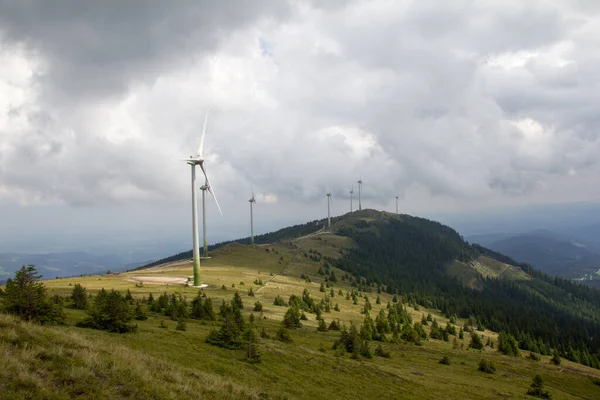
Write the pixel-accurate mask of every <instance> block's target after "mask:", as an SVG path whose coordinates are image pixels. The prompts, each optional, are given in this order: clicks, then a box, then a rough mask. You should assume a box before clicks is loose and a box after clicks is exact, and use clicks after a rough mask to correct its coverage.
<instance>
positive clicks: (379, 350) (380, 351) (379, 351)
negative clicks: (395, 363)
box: [375, 344, 392, 358]
mask: <svg viewBox="0 0 600 400" xmlns="http://www.w3.org/2000/svg"><path fill="white" fill-rule="evenodd" d="M375 355H376V356H378V357H383V358H391V357H392V355H391V354H390V352H389V351H387V350H385V349H384V348H383V346H381V344H379V345H378V346H377V347H376V348H375Z"/></svg>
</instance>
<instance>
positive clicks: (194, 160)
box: [183, 109, 223, 286]
mask: <svg viewBox="0 0 600 400" xmlns="http://www.w3.org/2000/svg"><path fill="white" fill-rule="evenodd" d="M207 121H208V109H207V110H206V116H205V117H204V127H203V129H202V136H201V138H200V146H198V152H197V154H196V155H195V156H189V157H188V158H184V159H183V161H185V162H186V163H187V164H189V165H190V166H191V167H192V232H193V243H192V246H193V248H192V253H193V259H194V266H193V271H194V286H200V252H199V247H200V243H199V242H198V201H197V200H196V166H197V165H198V166H200V169H201V170H202V173H203V174H204V182H205V184H204V186H203V188H204V187H205V188H204V189H202V195H203V196H202V200H203V201H202V214H203V218H202V219H203V224H202V225H203V227H204V241H205V244H206V243H207V242H206V212H205V211H206V203H205V201H204V200H205V196H204V193H205V190H208V191H209V192H210V194H212V196H213V198H214V199H215V203H216V204H217V208H218V209H219V212H220V213H221V215H222V214H223V213H222V212H221V207H220V206H219V202H218V201H217V197H216V196H215V192H214V191H213V189H212V186H211V185H210V181H209V180H208V176H207V175H206V170H205V169H204V135H205V133H206V123H207ZM205 251H206V249H205Z"/></svg>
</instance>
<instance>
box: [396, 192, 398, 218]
mask: <svg viewBox="0 0 600 400" xmlns="http://www.w3.org/2000/svg"><path fill="white" fill-rule="evenodd" d="M396 214H398V196H396Z"/></svg>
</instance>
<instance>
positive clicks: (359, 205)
mask: <svg viewBox="0 0 600 400" xmlns="http://www.w3.org/2000/svg"><path fill="white" fill-rule="evenodd" d="M361 189H362V178H358V210H359V211H360V210H362V203H361V202H360V192H361Z"/></svg>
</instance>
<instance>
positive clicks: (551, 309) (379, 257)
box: [331, 215, 600, 368]
mask: <svg viewBox="0 0 600 400" xmlns="http://www.w3.org/2000/svg"><path fill="white" fill-rule="evenodd" d="M374 228H376V229H374ZM338 234H340V235H343V236H348V237H350V238H352V239H353V240H354V242H355V243H356V246H355V247H354V248H352V249H347V250H346V251H345V254H344V257H343V258H341V259H339V260H331V261H332V263H334V265H335V266H337V267H339V268H341V269H343V270H345V271H347V272H349V273H351V274H352V275H354V276H355V279H356V280H357V282H359V284H360V282H362V283H363V284H364V286H366V287H370V286H379V287H381V288H382V289H383V290H386V291H387V292H389V293H398V294H402V295H404V296H406V297H407V298H408V299H409V301H412V302H417V303H419V304H422V305H424V306H426V307H435V308H438V309H439V310H441V311H442V312H444V313H445V314H447V315H457V316H460V317H465V318H467V317H472V318H473V319H474V320H475V321H476V324H477V325H480V326H484V327H486V328H489V329H492V330H494V331H497V332H501V331H507V332H510V333H512V334H513V335H514V336H515V337H516V338H517V340H518V341H519V345H520V347H521V348H523V349H527V350H533V351H538V352H541V353H546V354H548V353H549V352H550V350H551V349H552V348H558V349H559V351H560V352H561V354H562V355H563V356H564V357H566V358H568V359H570V360H574V361H577V362H581V363H583V364H587V365H591V366H594V367H596V368H599V367H600V364H599V361H598V359H599V357H600V292H598V291H597V290H594V289H590V288H587V287H585V286H583V285H578V284H576V283H573V282H571V281H568V280H565V279H560V278H552V277H549V276H548V275H546V274H543V273H541V272H539V271H536V270H535V269H533V268H531V267H530V266H528V265H526V264H519V263H516V262H515V261H514V260H511V259H510V258H508V257H505V256H502V255H500V254H498V253H495V252H493V251H491V250H488V249H485V248H483V247H481V246H471V245H469V244H468V243H467V242H465V241H464V240H463V239H462V238H461V237H460V235H459V234H458V233H457V232H455V231H454V230H452V229H451V228H449V227H447V226H444V225H442V224H439V223H437V222H433V221H429V220H426V219H422V218H415V217H411V216H408V215H402V216H399V217H391V218H378V219H376V220H374V221H372V222H363V223H360V224H356V225H355V226H354V227H345V228H341V229H340V230H339V231H338ZM479 254H485V255H487V256H490V257H492V258H495V259H498V260H499V261H502V262H505V263H510V264H514V265H517V266H519V267H520V268H522V269H523V270H524V271H525V272H526V273H528V274H529V275H530V276H531V277H532V279H530V280H520V281H507V280H502V279H493V278H490V279H483V278H482V290H473V289H469V288H466V287H464V286H463V285H462V284H461V283H460V282H459V281H458V280H455V279H453V278H451V277H450V276H449V275H447V274H446V268H447V265H448V264H449V263H450V262H452V261H453V260H461V261H464V262H468V261H471V260H474V259H475V258H476V257H477V256H478V255H479Z"/></svg>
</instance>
